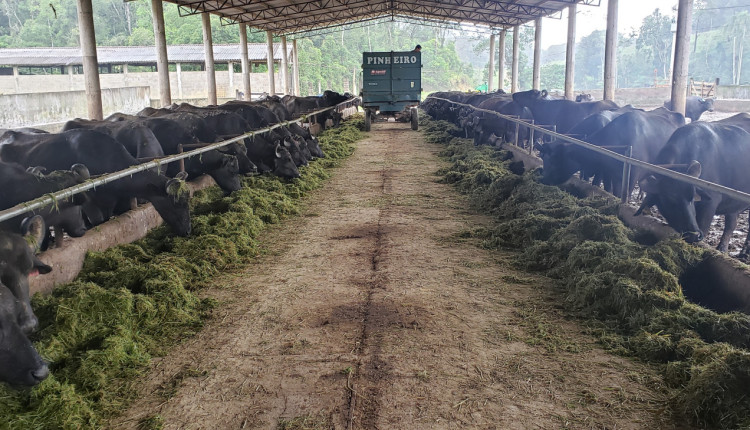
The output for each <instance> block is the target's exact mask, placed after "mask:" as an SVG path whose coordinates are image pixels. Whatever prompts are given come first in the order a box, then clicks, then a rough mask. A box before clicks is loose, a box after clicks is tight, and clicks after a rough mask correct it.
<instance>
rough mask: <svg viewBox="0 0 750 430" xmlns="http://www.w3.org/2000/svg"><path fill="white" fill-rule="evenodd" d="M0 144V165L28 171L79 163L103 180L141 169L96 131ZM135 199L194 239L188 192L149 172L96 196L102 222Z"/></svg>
mask: <svg viewBox="0 0 750 430" xmlns="http://www.w3.org/2000/svg"><path fill="white" fill-rule="evenodd" d="M0 143H1V144H2V145H0V158H1V159H3V160H6V161H11V162H15V163H19V164H21V165H23V166H27V167H31V166H44V167H46V168H48V169H52V170H62V169H65V168H67V166H70V165H73V164H76V163H81V164H84V165H86V167H88V169H89V171H90V172H91V174H93V175H100V174H106V173H111V172H115V171H119V170H124V169H127V168H128V167H130V166H133V165H136V164H138V162H137V160H136V159H135V158H133V156H132V155H130V153H129V152H128V151H127V150H126V149H125V147H123V146H122V145H121V144H120V143H118V142H117V141H115V140H114V139H112V138H111V137H109V136H107V135H105V134H102V133H99V132H96V131H92V130H85V129H75V130H69V131H66V132H63V133H59V134H47V135H42V134H39V135H31V134H12V135H10V136H9V135H8V134H7V133H6V134H5V135H4V136H3V138H2V140H0ZM133 197H135V198H142V199H145V200H148V201H150V202H151V203H152V204H153V205H154V208H155V209H156V211H157V212H159V215H161V217H162V218H163V219H164V221H165V222H166V223H167V224H169V225H170V226H171V227H172V229H173V230H174V231H175V233H177V234H178V235H181V236H187V235H189V234H190V211H189V208H188V198H189V192H188V190H187V187H185V186H184V184H182V181H181V180H180V179H169V178H167V177H166V176H163V175H159V174H157V173H155V172H153V171H151V170H148V171H143V172H140V173H136V174H134V175H132V176H126V177H124V178H122V179H120V180H117V181H115V182H112V183H109V184H106V185H103V186H102V187H100V188H98V189H97V191H96V192H95V193H93V195H92V199H93V200H94V201H95V202H96V203H97V206H98V207H99V208H100V209H101V211H102V214H103V219H104V220H106V219H108V218H109V217H110V216H111V215H113V214H114V209H115V206H116V205H117V203H118V200H120V199H123V200H125V201H127V200H129V199H131V198H133Z"/></svg>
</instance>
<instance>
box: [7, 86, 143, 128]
mask: <svg viewBox="0 0 750 430" xmlns="http://www.w3.org/2000/svg"><path fill="white" fill-rule="evenodd" d="M150 103H151V97H150V89H149V87H147V86H144V87H129V88H110V89H103V90H102V107H103V109H104V115H105V116H106V115H109V114H111V113H114V112H126V113H135V112H137V111H139V110H141V109H143V107H144V106H149V105H150ZM0 106H3V109H1V110H0V128H16V127H26V126H32V125H39V124H54V123H59V122H64V121H67V120H69V119H73V118H86V117H87V116H88V109H87V105H86V93H85V92H84V91H58V92H47V93H33V94H9V95H0Z"/></svg>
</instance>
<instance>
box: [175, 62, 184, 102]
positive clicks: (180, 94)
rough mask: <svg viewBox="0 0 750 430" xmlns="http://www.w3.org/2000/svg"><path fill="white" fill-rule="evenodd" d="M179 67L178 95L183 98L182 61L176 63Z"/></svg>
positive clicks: (176, 66)
mask: <svg viewBox="0 0 750 430" xmlns="http://www.w3.org/2000/svg"><path fill="white" fill-rule="evenodd" d="M175 68H176V69H177V97H179V98H180V99H182V98H183V97H182V63H175Z"/></svg>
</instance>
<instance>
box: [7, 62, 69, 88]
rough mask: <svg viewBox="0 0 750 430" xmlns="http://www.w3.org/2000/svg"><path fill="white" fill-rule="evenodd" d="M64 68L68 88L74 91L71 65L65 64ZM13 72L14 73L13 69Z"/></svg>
mask: <svg viewBox="0 0 750 430" xmlns="http://www.w3.org/2000/svg"><path fill="white" fill-rule="evenodd" d="M65 68H66V69H67V70H68V90H69V91H74V90H75V82H74V81H73V66H66V67H65ZM13 73H14V74H15V71H14V72H13Z"/></svg>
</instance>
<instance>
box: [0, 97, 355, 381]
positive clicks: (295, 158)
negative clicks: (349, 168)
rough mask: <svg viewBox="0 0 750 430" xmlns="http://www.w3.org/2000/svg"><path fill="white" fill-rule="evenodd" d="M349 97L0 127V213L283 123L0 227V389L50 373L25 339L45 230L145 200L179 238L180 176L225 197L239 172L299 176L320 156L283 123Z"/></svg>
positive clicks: (185, 229)
mask: <svg viewBox="0 0 750 430" xmlns="http://www.w3.org/2000/svg"><path fill="white" fill-rule="evenodd" d="M349 99H352V96H350V95H349V94H343V95H342V94H339V93H336V92H333V91H326V92H325V93H323V95H322V96H312V97H294V96H284V97H281V98H280V97H277V96H271V97H265V98H263V99H262V100H259V101H256V102H246V101H230V102H228V103H225V104H223V105H219V106H208V107H197V106H192V105H189V104H181V105H172V106H171V107H169V108H162V109H154V108H145V109H143V110H142V111H140V112H139V113H138V114H136V115H126V114H122V113H115V114H113V115H110V116H109V117H107V118H105V119H104V120H102V121H90V120H80V119H76V120H72V121H68V122H67V123H66V124H65V126H64V127H63V131H62V132H60V133H47V132H45V131H42V130H38V129H30V128H24V129H14V130H0V160H1V161H0V210H4V209H8V208H11V207H14V206H16V205H18V204H20V203H23V202H27V201H31V200H33V199H36V198H38V197H41V196H44V195H46V194H49V193H53V192H55V191H58V190H61V189H64V188H68V187H70V186H73V185H76V184H79V183H83V182H85V181H87V180H89V179H90V178H92V177H94V176H97V175H104V174H108V173H112V172H117V171H121V170H124V169H127V168H129V167H131V166H133V165H136V164H139V163H142V162H144V161H147V160H148V161H151V160H153V159H158V158H161V157H164V156H165V155H170V154H176V153H178V152H179V151H180V148H181V147H184V151H185V152H187V151H188V150H189V149H191V148H192V147H197V146H205V145H206V144H210V143H214V142H219V141H223V140H227V139H228V138H232V137H236V136H240V135H243V134H246V133H248V132H251V131H255V130H260V129H265V128H267V127H269V126H271V125H274V124H279V123H282V122H284V126H281V127H276V128H274V129H273V130H270V131H267V132H264V133H259V134H254V135H253V136H252V137H249V138H246V139H244V141H242V140H240V141H238V142H237V143H234V144H229V145H226V146H223V147H221V148H220V149H216V150H210V151H206V152H203V153H202V154H200V155H198V156H194V157H189V158H186V159H185V162H184V171H181V170H180V167H179V164H178V163H176V162H174V163H170V164H168V165H166V166H162V167H161V168H159V169H150V170H144V171H142V172H140V173H136V174H133V175H130V176H126V177H124V178H121V179H120V180H117V181H115V182H111V183H108V184H105V185H102V186H98V187H96V188H95V190H94V191H92V192H86V193H82V194H78V195H75V196H74V197H73V198H71V199H70V200H69V201H65V202H63V201H58V202H57V203H56V204H55V205H54V207H49V208H46V209H43V210H41V211H37V212H36V214H26V215H24V216H20V217H17V218H13V219H11V220H8V221H4V222H2V223H0V382H5V383H8V384H10V385H12V386H31V385H35V384H37V383H39V382H40V381H42V380H43V379H44V378H46V377H47V375H48V373H49V371H48V369H47V366H46V364H45V363H44V361H43V360H42V359H41V358H40V357H39V355H38V353H37V352H36V351H35V349H34V347H33V345H32V344H31V342H30V341H29V339H28V337H27V335H28V334H29V333H31V332H33V331H34V330H35V329H36V327H37V325H38V320H37V318H36V316H35V315H34V312H33V310H32V308H31V303H30V298H29V281H28V278H29V276H35V275H38V274H45V273H49V272H50V271H51V267H49V266H48V265H46V264H44V263H43V262H42V261H41V260H39V259H38V258H37V257H36V255H35V253H36V252H37V251H38V250H39V249H42V248H43V247H44V246H46V245H47V243H48V242H49V240H50V237H51V235H50V228H52V229H53V231H54V238H56V239H58V240H59V239H60V238H62V234H63V232H65V233H67V234H68V235H70V236H73V237H78V236H81V235H83V234H84V233H85V232H86V230H87V229H88V228H90V227H92V226H96V225H98V224H100V223H103V222H104V221H106V220H108V219H109V218H110V217H112V216H113V215H116V214H119V213H122V212H125V211H127V210H129V209H130V207H131V202H132V201H133V199H137V200H143V201H148V202H151V203H152V204H153V206H154V208H155V209H156V211H157V212H158V213H159V215H161V217H162V218H163V219H164V221H165V223H166V224H168V225H169V226H170V227H171V228H172V230H173V231H174V233H175V234H178V235H182V236H187V235H189V234H190V228H191V225H190V211H189V205H188V203H189V191H188V188H187V187H185V186H184V185H183V184H184V181H185V179H186V178H188V177H191V178H192V177H197V176H200V175H203V174H206V175H210V176H211V177H212V178H213V179H214V180H215V181H216V183H217V185H218V186H219V187H221V188H222V189H223V190H224V191H225V192H227V193H229V192H232V191H236V190H238V189H239V188H240V186H241V181H240V176H241V175H252V174H259V173H269V174H274V175H277V176H280V177H283V178H296V177H299V175H300V174H299V171H298V167H299V166H302V165H307V163H308V161H310V160H312V159H314V158H322V157H325V154H324V153H323V151H322V150H321V149H320V146H319V145H318V142H317V139H316V138H315V137H314V136H312V134H311V133H310V132H309V131H308V129H306V128H304V127H302V126H300V125H299V124H297V123H286V121H289V120H293V119H297V118H299V117H300V116H302V115H306V114H308V113H310V112H314V111H320V110H321V109H324V108H327V107H333V106H337V105H339V104H341V103H343V102H345V101H347V100H349ZM308 120H309V121H310V122H312V123H318V124H321V125H322V126H323V127H325V124H326V122H327V121H328V120H331V121H332V122H333V124H334V126H336V125H338V123H339V121H340V120H341V113H340V112H339V111H338V110H337V109H329V110H326V111H324V112H320V113H318V114H315V115H310V116H309V117H308ZM32 215H33V216H32Z"/></svg>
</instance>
